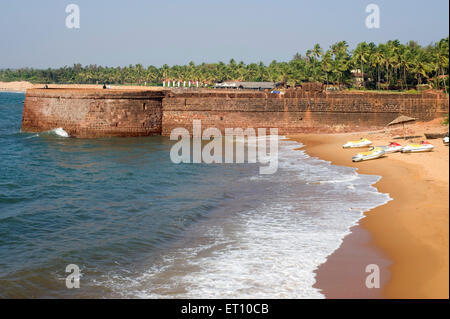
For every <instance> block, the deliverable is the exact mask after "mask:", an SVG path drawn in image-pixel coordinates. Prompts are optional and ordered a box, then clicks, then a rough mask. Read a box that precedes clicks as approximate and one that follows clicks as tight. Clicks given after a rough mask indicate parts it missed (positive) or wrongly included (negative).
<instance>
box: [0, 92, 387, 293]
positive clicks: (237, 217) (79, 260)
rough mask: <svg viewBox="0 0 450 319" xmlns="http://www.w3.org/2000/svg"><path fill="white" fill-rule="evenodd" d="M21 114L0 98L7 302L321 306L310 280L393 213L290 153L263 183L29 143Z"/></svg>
mask: <svg viewBox="0 0 450 319" xmlns="http://www.w3.org/2000/svg"><path fill="white" fill-rule="evenodd" d="M23 101H24V94H21V93H0V161H1V162H0V163H1V167H0V297H13V298H18V297H36V298H47V297H93V298H102V297H125V298H126V297H144V298H145V297H149V298H160V297H162V298H167V297H169V298H171V297H203V298H212V297H231V298H247V297H272V298H279V297H291V298H308V297H309V298H316V297H318V298H320V297H322V295H321V294H320V293H319V292H318V291H317V290H316V289H314V288H312V285H313V284H314V273H313V270H314V269H315V268H316V267H317V266H318V265H319V264H321V263H323V262H324V261H325V260H326V257H327V256H328V255H329V254H331V253H332V252H333V251H334V250H335V249H336V248H337V247H338V246H339V244H340V242H341V240H342V238H343V237H344V236H345V234H347V233H348V229H349V228H350V227H351V226H352V225H354V224H355V223H356V222H357V221H358V220H359V219H360V218H361V214H362V212H363V211H366V210H368V209H370V208H372V207H375V206H377V205H380V204H382V203H384V202H386V201H387V200H388V196H387V195H384V194H380V193H378V192H377V191H376V189H374V188H373V187H372V186H370V185H372V184H373V183H375V182H376V181H377V177H374V176H364V175H358V174H357V173H356V172H355V171H354V170H353V169H351V168H344V167H336V166H332V165H330V164H329V163H327V162H324V161H321V160H319V159H314V158H310V157H309V156H308V155H306V154H305V153H304V152H302V151H295V150H294V149H295V148H298V147H299V146H300V145H299V144H297V143H294V142H289V141H281V142H280V151H279V156H280V157H279V169H278V172H277V173H276V174H274V175H267V176H264V175H259V170H258V168H259V166H258V165H257V164H239V165H238V164H228V165H219V164H215V165H206V164H173V163H171V161H170V158H169V152H170V147H171V145H172V144H173V142H172V141H169V139H168V138H166V137H147V138H105V139H75V138H63V137H60V136H58V135H57V134H55V133H54V132H40V133H39V134H34V133H33V134H29V133H21V132H20V121H21V115H22V109H23ZM69 264H76V265H78V266H79V267H80V268H81V272H82V277H81V281H80V285H81V287H80V289H67V288H66V285H65V278H66V276H67V275H68V274H67V273H66V272H65V268H66V266H67V265H69Z"/></svg>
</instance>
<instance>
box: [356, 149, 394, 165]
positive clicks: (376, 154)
mask: <svg viewBox="0 0 450 319" xmlns="http://www.w3.org/2000/svg"><path fill="white" fill-rule="evenodd" d="M384 154H386V152H385V150H384V149H382V148H381V147H372V148H370V150H369V151H368V152H362V153H358V154H356V155H355V156H353V157H352V161H353V162H362V161H368V160H371V159H376V158H380V157H381V156H383V155H384Z"/></svg>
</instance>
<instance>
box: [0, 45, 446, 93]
mask: <svg viewBox="0 0 450 319" xmlns="http://www.w3.org/2000/svg"><path fill="white" fill-rule="evenodd" d="M448 74H449V38H448V37H447V38H445V39H442V40H440V41H439V42H437V43H433V44H430V45H427V46H421V45H419V44H418V43H417V42H414V41H410V42H408V43H406V44H403V43H400V42H399V41H398V40H393V41H388V42H387V43H381V44H379V45H376V44H374V43H366V42H362V43H359V44H358V45H357V46H356V48H354V49H353V50H350V49H349V46H348V44H347V43H346V41H340V42H337V43H335V44H333V45H332V46H330V48H329V49H327V50H324V49H323V48H321V47H320V45H318V44H316V45H315V46H314V48H313V49H311V50H308V51H307V52H306V53H305V54H304V55H302V54H299V53H297V54H295V56H294V57H293V58H292V60H290V61H288V62H278V61H276V60H274V61H272V62H271V63H270V64H269V65H265V64H264V63H262V62H259V63H249V64H245V63H244V62H236V61H235V60H234V59H231V60H230V61H229V63H228V64H227V63H224V62H219V63H202V64H198V65H196V64H195V63H194V62H190V63H189V64H188V65H174V66H168V65H166V64H165V65H163V66H162V67H159V68H158V67H155V66H149V67H147V68H145V67H143V66H142V65H141V64H136V65H130V66H127V67H103V66H97V65H88V66H82V65H81V64H74V65H73V66H72V67H68V66H65V67H62V68H57V69H50V68H49V69H46V70H40V69H33V68H22V69H14V70H12V69H4V70H0V81H5V82H10V81H30V82H33V83H59V84H60V83H69V84H70V83H77V84H95V83H111V84H139V85H161V84H162V82H163V81H164V80H166V81H167V80H171V81H183V82H184V81H200V82H201V83H209V84H213V83H216V82H222V81H255V82H259V81H271V82H283V83H286V84H289V85H292V86H294V85H297V84H301V83H304V82H322V83H324V84H328V85H334V86H336V87H358V88H361V89H378V90H381V89H397V90H408V89H411V88H413V89H416V88H417V87H419V88H420V87H421V86H423V87H427V86H428V87H429V86H431V87H433V88H438V89H444V90H446V92H448Z"/></svg>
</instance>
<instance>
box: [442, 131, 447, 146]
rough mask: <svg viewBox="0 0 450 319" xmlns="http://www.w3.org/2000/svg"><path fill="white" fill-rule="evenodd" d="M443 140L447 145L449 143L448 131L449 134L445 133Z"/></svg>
mask: <svg viewBox="0 0 450 319" xmlns="http://www.w3.org/2000/svg"><path fill="white" fill-rule="evenodd" d="M442 141H443V142H444V144H445V145H448V133H447V135H445V137H444V138H443V140H442Z"/></svg>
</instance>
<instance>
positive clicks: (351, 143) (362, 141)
mask: <svg viewBox="0 0 450 319" xmlns="http://www.w3.org/2000/svg"><path fill="white" fill-rule="evenodd" d="M370 145H372V142H371V141H369V140H368V139H367V138H361V139H360V140H359V141H349V142H347V143H346V144H344V145H342V147H343V148H360V147H367V146H370Z"/></svg>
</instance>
